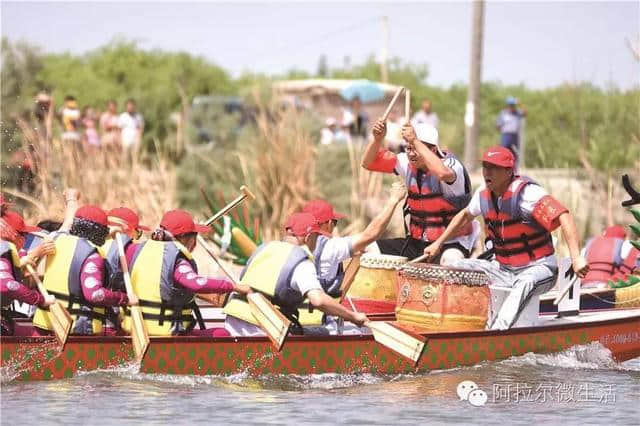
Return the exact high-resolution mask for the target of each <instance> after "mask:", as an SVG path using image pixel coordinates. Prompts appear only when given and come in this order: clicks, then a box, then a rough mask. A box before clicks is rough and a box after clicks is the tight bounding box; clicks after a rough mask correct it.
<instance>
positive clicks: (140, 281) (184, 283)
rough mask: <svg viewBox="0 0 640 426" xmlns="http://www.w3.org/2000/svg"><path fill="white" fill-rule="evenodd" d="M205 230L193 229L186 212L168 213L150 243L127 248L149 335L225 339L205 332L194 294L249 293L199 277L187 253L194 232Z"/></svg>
mask: <svg viewBox="0 0 640 426" xmlns="http://www.w3.org/2000/svg"><path fill="white" fill-rule="evenodd" d="M209 230H210V229H209V227H207V226H204V225H199V224H196V223H195V222H194V220H193V217H192V216H191V214H189V213H188V212H186V211H184V210H171V211H168V212H166V213H165V214H164V216H162V220H161V222H160V226H159V227H158V229H156V230H155V231H154V232H153V234H152V235H151V240H146V241H143V242H140V243H132V244H130V245H129V247H128V249H127V253H126V257H127V261H128V264H129V268H130V270H131V283H132V286H133V290H134V291H135V293H136V294H137V295H138V297H139V299H140V306H141V307H142V312H143V318H144V320H145V322H146V323H147V329H148V331H149V334H150V335H152V336H171V335H184V334H197V335H202V336H228V335H229V334H228V333H227V332H226V331H225V330H224V329H223V328H217V329H215V328H214V329H205V324H204V321H202V317H201V315H200V311H199V310H198V307H197V305H196V303H195V301H194V296H195V294H196V293H221V294H224V293H230V292H232V291H236V292H239V293H241V294H246V293H248V292H249V291H250V290H249V288H248V287H247V286H244V285H235V284H233V283H231V282H229V281H227V280H223V279H216V278H209V277H205V276H202V275H199V274H198V268H197V265H196V263H195V261H194V260H193V257H192V255H191V252H192V251H193V249H195V247H196V244H197V235H198V233H207V232H209ZM194 315H195V316H196V317H195V318H194ZM196 318H197V320H198V324H199V326H200V328H201V329H200V330H198V331H195V330H193V327H194V326H195V324H196ZM130 326H131V324H130V321H129V317H128V316H127V317H126V318H125V321H124V323H123V328H125V330H129V329H130Z"/></svg>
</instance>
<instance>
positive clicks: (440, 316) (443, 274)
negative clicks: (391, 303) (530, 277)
mask: <svg viewBox="0 0 640 426" xmlns="http://www.w3.org/2000/svg"><path fill="white" fill-rule="evenodd" d="M397 293H398V297H397V302H396V319H397V321H398V323H400V324H405V325H409V326H411V327H413V328H415V329H417V330H418V331H434V330H435V331H467V330H483V329H484V328H485V324H486V322H487V318H488V312H489V303H490V293H489V277H488V276H487V275H486V274H485V273H484V272H478V271H472V270H466V269H455V268H449V267H446V266H439V265H431V264H426V263H416V264H407V265H405V266H403V267H402V268H401V269H400V271H399V272H398V291H397Z"/></svg>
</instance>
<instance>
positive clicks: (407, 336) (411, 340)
mask: <svg viewBox="0 0 640 426" xmlns="http://www.w3.org/2000/svg"><path fill="white" fill-rule="evenodd" d="M365 325H366V326H367V327H369V328H370V329H371V331H372V332H373V338H374V339H375V340H376V342H378V343H380V344H381V345H383V346H386V347H387V348H389V349H391V350H392V351H394V352H395V353H397V354H399V355H401V356H403V357H405V358H407V359H409V360H411V362H412V363H413V365H414V366H416V365H417V364H418V361H420V357H421V356H422V352H424V347H425V345H426V342H427V339H426V337H424V336H421V335H419V334H416V333H412V332H409V331H407V330H404V329H401V328H399V327H398V326H395V325H393V324H391V323H388V322H385V321H375V322H374V321H368V322H367V323H366V324H365Z"/></svg>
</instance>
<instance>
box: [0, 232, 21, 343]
mask: <svg viewBox="0 0 640 426" xmlns="http://www.w3.org/2000/svg"><path fill="white" fill-rule="evenodd" d="M0 257H4V258H5V259H7V260H8V261H9V262H10V263H11V273H12V274H13V277H14V278H15V279H16V280H17V281H21V280H22V273H21V270H20V255H19V254H18V249H17V248H16V246H15V244H13V243H12V242H10V241H5V240H0ZM0 302H1V303H2V306H1V307H0V316H1V317H2V319H3V321H2V334H3V335H6V336H12V335H13V333H14V329H15V321H14V319H13V318H14V314H15V312H14V311H13V310H12V309H11V306H12V302H13V300H11V299H2V300H0Z"/></svg>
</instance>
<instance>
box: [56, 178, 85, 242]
mask: <svg viewBox="0 0 640 426" xmlns="http://www.w3.org/2000/svg"><path fill="white" fill-rule="evenodd" d="M79 198H80V192H78V190H77V189H73V188H67V189H66V190H65V191H64V204H65V209H64V221H63V222H62V225H61V226H60V229H58V231H61V232H69V230H70V229H71V225H72V224H73V217H74V216H75V215H76V210H78V199H79Z"/></svg>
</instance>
